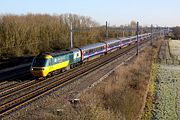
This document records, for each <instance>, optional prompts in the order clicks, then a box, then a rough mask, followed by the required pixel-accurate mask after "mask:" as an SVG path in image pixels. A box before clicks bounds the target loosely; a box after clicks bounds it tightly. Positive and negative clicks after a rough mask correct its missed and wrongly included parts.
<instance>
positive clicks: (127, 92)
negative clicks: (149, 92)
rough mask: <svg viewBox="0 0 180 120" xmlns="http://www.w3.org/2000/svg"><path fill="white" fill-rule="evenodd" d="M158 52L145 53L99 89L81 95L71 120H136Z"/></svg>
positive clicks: (153, 50) (148, 50)
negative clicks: (154, 58)
mask: <svg viewBox="0 0 180 120" xmlns="http://www.w3.org/2000/svg"><path fill="white" fill-rule="evenodd" d="M157 48H158V47H157V46H154V47H153V49H149V48H148V49H146V50H145V51H143V52H142V53H141V54H140V55H139V57H138V58H136V59H135V61H134V62H133V63H131V64H129V65H127V66H123V67H121V68H120V69H119V70H117V71H114V72H113V73H112V74H111V75H110V76H109V77H108V78H107V79H106V80H105V81H104V82H103V83H102V84H101V85H99V86H97V87H96V88H95V89H94V90H92V91H88V92H86V93H85V94H84V95H82V96H81V97H80V99H81V102H80V104H79V105H78V106H76V107H75V108H74V110H75V111H76V114H75V115H74V116H73V117H72V118H71V119H78V120H85V119H88V120H117V119H118V120H134V119H136V118H137V116H138V115H139V113H140V110H141V108H142V105H143V103H144V100H143V98H144V96H145V92H146V88H147V85H148V83H149V79H150V73H151V65H152V60H153V59H152V58H153V56H154V55H155V52H157V51H156V50H155V49H157ZM67 116H68V115H67ZM71 116H72V114H71ZM62 119H64V118H62Z"/></svg>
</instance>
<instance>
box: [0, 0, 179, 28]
mask: <svg viewBox="0 0 180 120" xmlns="http://www.w3.org/2000/svg"><path fill="white" fill-rule="evenodd" d="M27 13H34V14H36V13H42V14H44V13H45V14H51V15H53V14H65V13H72V14H78V15H82V16H89V17H91V18H92V19H93V20H95V21H96V22H98V23H99V24H101V25H104V24H105V22H106V21H108V24H109V25H116V26H119V25H125V24H129V23H130V22H131V21H132V20H133V21H138V22H139V24H141V25H143V26H150V25H151V24H153V25H154V26H157V25H158V26H168V27H172V26H180V0H0V14H1V15H2V14H3V15H4V14H18V15H21V14H27Z"/></svg>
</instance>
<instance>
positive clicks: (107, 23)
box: [106, 21, 108, 39]
mask: <svg viewBox="0 0 180 120" xmlns="http://www.w3.org/2000/svg"><path fill="white" fill-rule="evenodd" d="M106 39H108V23H107V21H106Z"/></svg>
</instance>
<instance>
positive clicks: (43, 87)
mask: <svg viewBox="0 0 180 120" xmlns="http://www.w3.org/2000/svg"><path fill="white" fill-rule="evenodd" d="M135 46H136V45H131V46H129V47H126V48H124V49H121V50H118V51H117V52H113V53H111V54H107V55H106V56H103V57H101V58H99V59H98V60H96V59H95V60H93V61H91V62H88V63H85V64H83V65H81V66H79V67H77V68H75V69H71V70H69V71H66V72H64V73H62V74H59V75H56V76H54V77H51V78H48V79H45V80H42V81H36V80H32V81H29V82H25V83H23V84H19V85H18V86H15V87H13V88H11V89H7V90H5V91H2V92H0V101H3V102H2V103H1V104H0V118H2V117H4V116H5V115H8V114H10V113H11V112H13V111H15V110H17V109H19V108H21V107H22V106H24V105H28V104H29V103H31V102H32V101H34V100H36V99H38V98H39V97H41V96H43V95H45V94H48V93H50V92H52V91H54V90H57V89H59V88H61V87H62V86H64V85H66V84H69V83H70V82H72V81H74V80H75V79H78V78H80V77H82V76H84V75H86V74H88V73H90V72H92V71H94V70H96V69H98V68H100V67H101V66H103V65H105V64H107V63H109V62H111V61H113V60H115V59H117V58H118V57H120V56H122V55H125V54H126V53H128V52H129V51H130V50H132V49H133V48H135ZM20 93H22V94H20ZM19 94H20V95H19ZM11 96H14V97H11Z"/></svg>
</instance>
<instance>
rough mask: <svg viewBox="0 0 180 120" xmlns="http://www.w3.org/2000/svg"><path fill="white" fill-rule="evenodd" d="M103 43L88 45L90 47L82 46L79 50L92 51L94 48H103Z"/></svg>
mask: <svg viewBox="0 0 180 120" xmlns="http://www.w3.org/2000/svg"><path fill="white" fill-rule="evenodd" d="M104 45H105V43H95V44H90V45H86V46H82V47H80V49H81V50H88V49H93V48H96V47H101V46H104Z"/></svg>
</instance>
